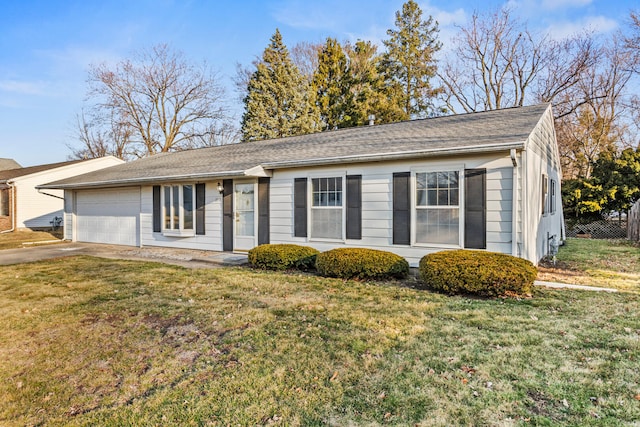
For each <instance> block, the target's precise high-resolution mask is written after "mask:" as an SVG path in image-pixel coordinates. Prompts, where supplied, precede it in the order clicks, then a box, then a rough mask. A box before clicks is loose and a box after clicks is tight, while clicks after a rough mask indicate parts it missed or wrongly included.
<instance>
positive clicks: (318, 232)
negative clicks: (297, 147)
mask: <svg viewBox="0 0 640 427" xmlns="http://www.w3.org/2000/svg"><path fill="white" fill-rule="evenodd" d="M311 187H312V188H311V194H312V204H311V237H312V238H322V239H342V228H343V227H342V218H343V212H342V211H343V190H342V177H332V178H312V179H311Z"/></svg>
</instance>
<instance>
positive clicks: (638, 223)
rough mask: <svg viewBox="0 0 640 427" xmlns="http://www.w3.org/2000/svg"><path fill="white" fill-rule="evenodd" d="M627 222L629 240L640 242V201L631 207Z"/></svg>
mask: <svg viewBox="0 0 640 427" xmlns="http://www.w3.org/2000/svg"><path fill="white" fill-rule="evenodd" d="M627 221H628V225H627V239H629V240H633V241H635V242H637V241H640V200H638V201H637V202H636V203H635V204H634V205H633V206H632V207H631V210H630V211H629V217H628V218H627Z"/></svg>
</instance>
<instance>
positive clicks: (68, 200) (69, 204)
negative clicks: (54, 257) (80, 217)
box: [64, 190, 75, 240]
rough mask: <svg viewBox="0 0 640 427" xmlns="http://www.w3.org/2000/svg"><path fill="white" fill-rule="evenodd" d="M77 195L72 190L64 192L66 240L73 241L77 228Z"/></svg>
mask: <svg viewBox="0 0 640 427" xmlns="http://www.w3.org/2000/svg"><path fill="white" fill-rule="evenodd" d="M74 198H75V193H74V192H73V191H71V190H65V191H64V240H73V236H74V233H73V230H74V227H75V222H74V218H75V211H74V209H73V207H74V206H75V199H74Z"/></svg>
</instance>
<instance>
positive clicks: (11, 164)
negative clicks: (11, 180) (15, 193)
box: [0, 159, 22, 171]
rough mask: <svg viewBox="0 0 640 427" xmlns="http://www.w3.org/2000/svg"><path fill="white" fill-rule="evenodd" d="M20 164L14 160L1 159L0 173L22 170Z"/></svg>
mask: <svg viewBox="0 0 640 427" xmlns="http://www.w3.org/2000/svg"><path fill="white" fill-rule="evenodd" d="M21 167H22V166H20V163H18V162H16V161H15V160H13V159H0V171H5V170H7V169H16V168H21Z"/></svg>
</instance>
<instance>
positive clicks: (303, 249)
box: [249, 244, 409, 279]
mask: <svg viewBox="0 0 640 427" xmlns="http://www.w3.org/2000/svg"><path fill="white" fill-rule="evenodd" d="M249 263H250V264H251V265H252V266H254V267H258V268H263V269H268V270H288V269H300V270H309V269H312V268H314V267H315V268H316V270H317V271H318V273H319V274H320V275H322V276H326V277H339V278H342V279H353V278H356V279H374V278H375V279H390V278H403V277H406V276H407V274H409V263H408V262H407V261H406V260H405V259H404V258H402V257H401V256H398V255H396V254H393V253H391V252H386V251H379V250H375V249H365V248H339V249H332V250H330V251H327V252H323V253H320V252H319V251H317V250H316V249H313V248H311V247H309V246H301V245H293V244H266V245H260V246H257V247H255V248H253V249H251V250H250V251H249Z"/></svg>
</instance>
